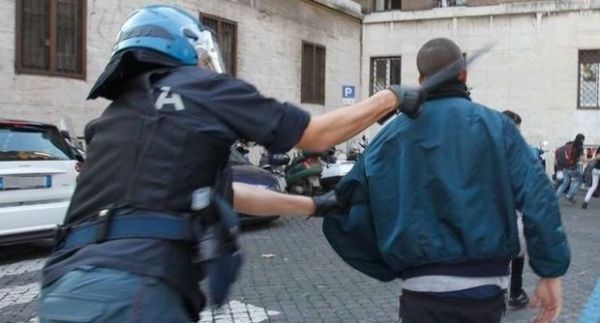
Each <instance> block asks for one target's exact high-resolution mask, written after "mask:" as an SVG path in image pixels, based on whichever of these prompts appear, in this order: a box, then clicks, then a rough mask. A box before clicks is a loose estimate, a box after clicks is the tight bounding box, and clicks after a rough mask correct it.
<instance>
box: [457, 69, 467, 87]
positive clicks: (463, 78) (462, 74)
mask: <svg viewBox="0 0 600 323" xmlns="http://www.w3.org/2000/svg"><path fill="white" fill-rule="evenodd" d="M458 80H459V81H461V82H462V83H465V84H467V70H462V71H460V73H458Z"/></svg>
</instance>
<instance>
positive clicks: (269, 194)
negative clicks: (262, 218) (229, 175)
mask: <svg viewBox="0 0 600 323" xmlns="http://www.w3.org/2000/svg"><path fill="white" fill-rule="evenodd" d="M233 207H234V209H235V210H236V211H238V212H240V213H245V214H252V215H273V214H286V215H304V216H308V215H310V214H313V213H314V212H315V204H314V203H313V200H312V199H311V198H310V197H306V196H301V195H290V194H283V193H277V192H273V191H271V190H267V189H261V188H258V187H255V186H252V185H248V184H243V183H237V182H234V183H233Z"/></svg>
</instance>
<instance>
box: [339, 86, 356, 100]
mask: <svg viewBox="0 0 600 323" xmlns="http://www.w3.org/2000/svg"><path fill="white" fill-rule="evenodd" d="M355 97H356V91H355V89H354V86H353V85H344V86H342V98H344V99H354V98H355Z"/></svg>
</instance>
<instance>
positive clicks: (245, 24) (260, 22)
mask: <svg viewBox="0 0 600 323" xmlns="http://www.w3.org/2000/svg"><path fill="white" fill-rule="evenodd" d="M162 2H163V3H167V4H174V5H177V6H180V7H183V8H186V9H188V10H189V11H190V12H195V13H198V14H202V15H204V16H205V17H206V18H207V19H209V20H210V23H211V24H212V25H211V27H216V26H217V25H218V26H219V27H217V28H218V29H219V32H223V33H225V34H224V35H223V37H225V38H227V39H228V40H227V41H228V46H229V48H228V51H229V52H234V53H235V54H234V55H233V56H232V57H231V61H232V62H233V65H235V68H234V69H235V74H236V76H238V77H240V78H242V79H245V80H247V81H249V82H251V83H252V84H254V85H255V86H256V87H257V88H258V89H259V90H260V91H261V92H263V93H264V94H265V95H268V96H273V97H276V98H278V99H280V100H282V101H291V102H294V103H297V104H299V105H301V106H303V107H304V108H306V109H308V110H309V111H311V112H312V113H321V112H323V111H324V110H325V109H328V108H334V107H338V106H340V105H342V86H343V85H351V86H355V89H357V90H359V87H360V84H359V83H360V72H361V69H360V62H361V61H360V51H361V45H360V39H361V29H362V25H361V23H362V21H361V20H362V15H361V12H360V6H359V5H358V4H356V3H354V2H352V1H349V0H310V1H309V0H202V1H193V0H168V1H162ZM40 3H41V1H40ZM48 3H50V5H49V6H50V7H49V8H39V7H37V5H34V4H32V2H31V1H27V0H16V1H15V0H0V61H1V62H2V63H0V118H16V119H26V120H36V121H45V122H50V123H59V122H60V120H61V118H63V117H65V116H68V117H70V120H71V123H72V128H73V131H74V132H75V133H76V135H78V136H80V135H81V134H82V131H83V127H84V125H85V124H86V123H87V122H88V121H89V120H91V119H93V118H95V117H97V116H98V115H99V114H100V113H101V112H102V110H103V109H104V108H105V106H106V105H107V103H108V102H107V101H104V100H95V101H86V99H85V98H86V95H87V93H88V91H89V90H90V88H91V86H92V85H93V83H94V81H95V80H96V78H97V76H98V75H99V74H100V73H101V72H102V70H103V68H104V66H105V65H106V63H107V62H108V58H109V56H110V53H111V49H112V46H113V45H114V41H115V38H116V35H117V33H118V31H119V28H120V26H121V24H122V23H123V22H124V21H125V20H126V18H127V17H128V15H129V14H130V13H131V12H132V11H133V10H134V9H136V8H139V7H141V6H144V5H149V4H154V3H156V1H150V0H129V1H125V0H101V1H100V0H87V1H86V0H60V1H58V2H57V0H49V1H48ZM82 4H83V9H82V10H83V12H84V13H83V14H82V16H81V17H79V16H77V17H76V15H75V16H67V18H65V17H64V15H63V16H61V14H62V13H61V10H62V11H66V12H67V13H69V12H71V11H72V9H73V8H75V7H76V8H79V7H78V6H80V5H82ZM53 8H54V9H53ZM56 8H58V9H56ZM23 10H25V14H23ZM43 10H47V11H49V12H50V16H52V15H54V13H53V11H52V10H55V11H54V12H58V15H55V17H57V18H54V19H55V20H54V23H55V25H56V24H57V25H58V26H59V29H60V26H61V24H62V25H63V26H64V25H68V23H66V24H65V23H64V22H65V21H66V20H65V19H68V18H69V17H70V18H72V19H74V20H73V21H75V20H76V19H80V20H77V23H81V24H82V25H83V26H84V27H83V28H84V31H85V32H84V33H81V34H78V36H77V37H80V36H81V37H83V43H84V44H83V49H82V51H81V52H80V53H79V54H81V53H83V55H85V58H84V62H83V63H82V64H83V68H82V69H81V70H82V73H79V74H78V75H75V76H73V75H65V73H56V71H57V69H58V70H60V69H61V68H63V67H61V64H63V65H64V63H61V61H60V60H61V52H60V50H61V48H62V49H63V51H64V50H65V49H66V50H69V48H68V46H69V45H68V41H67V45H65V40H63V41H62V44H61V37H62V36H58V38H59V40H58V42H56V43H55V42H54V41H53V39H52V37H53V36H52V33H50V36H49V37H48V39H36V38H35V37H34V39H33V40H31V37H27V35H29V34H27V35H25V36H23V35H22V33H23V31H22V29H19V28H24V27H23V25H24V24H25V23H23V24H20V22H19V19H21V21H27V25H28V27H27V28H29V29H27V30H26V31H25V33H27V32H29V33H34V32H39V30H45V29H44V28H47V25H44V24H48V21H44V20H43V17H44V14H43V13H41V14H40V11H43ZM69 10H71V11H69ZM76 10H79V9H76ZM20 14H21V16H19V15H20ZM36 15H37V16H36ZM31 17H33V18H31ZM36 17H42V18H40V19H37V18H36ZM27 19H29V20H27ZM61 19H62V20H61ZM49 20H50V22H49V24H50V29H51V30H53V28H54V27H52V18H50V19H49ZM40 21H42V22H40ZM57 21H58V22H57ZM67 22H68V21H67ZM36 28H37V29H36ZM61 32H64V30H61ZM34 34H35V33H34ZM54 37H56V36H54ZM38 38H39V37H38ZM77 39H79V38H77ZM71 40H72V39H71ZM33 41H41V42H43V43H44V45H43V46H46V47H50V48H51V49H50V50H51V51H52V46H53V45H52V44H55V45H54V48H58V53H57V54H56V55H55V57H58V58H55V59H54V61H53V62H54V63H50V65H52V64H54V72H51V73H46V72H44V71H43V72H41V73H40V72H39V71H33V72H32V71H31V66H34V67H35V68H39V66H42V69H44V68H46V69H47V68H48V66H46V65H47V64H46V65H45V60H47V59H48V58H47V57H46V56H44V57H41V58H40V56H39V55H41V54H40V53H39V51H38V50H37V49H35V48H36V46H37V47H42V49H40V50H43V46H41V45H40V44H41V43H40V42H38V43H35V42H33ZM32 42H33V43H32ZM32 44H33V45H32ZM305 45H307V46H308V45H315V46H316V47H319V48H321V49H319V50H318V51H319V53H320V54H321V56H324V57H321V56H319V57H321V58H324V61H323V62H322V64H321V65H318V66H316V67H317V68H321V67H324V72H323V76H322V77H321V78H319V79H318V80H317V81H320V82H322V83H324V84H323V88H322V89H315V91H321V92H318V93H317V94H319V95H318V96H319V98H318V99H317V100H305V99H303V95H302V93H301V92H302V91H303V90H301V89H302V66H303V62H302V57H303V51H305V50H306V48H305ZM27 46H30V47H28V48H26V49H27V50H29V49H31V46H33V48H34V49H35V50H34V51H33V52H32V53H30V56H27V57H24V58H23V57H22V56H23V51H22V50H21V53H20V54H19V53H18V52H19V51H20V49H22V48H23V47H27ZM61 46H62V47H61ZM65 46H66V47H65ZM311 48H312V47H310V46H309V48H308V49H309V52H310V49H311ZM311 53H312V52H311ZM63 54H64V53H63ZM17 55H21V56H17ZM31 55H34V56H31ZM35 55H38V56H35ZM319 57H317V58H319ZM51 60H52V58H51ZM63 60H64V55H63ZM23 66H25V68H23ZM50 68H51V69H52V67H50ZM64 68H66V69H69V68H70V66H66V65H65V67H64ZM57 74H59V75H58V76H57ZM315 102H316V103H315Z"/></svg>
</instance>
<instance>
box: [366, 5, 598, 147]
mask: <svg viewBox="0 0 600 323" xmlns="http://www.w3.org/2000/svg"><path fill="white" fill-rule="evenodd" d="M552 2H553V1H548V2H537V3H526V4H504V5H501V6H491V7H477V8H467V7H461V8H440V9H434V10H428V11H422V12H400V11H395V12H385V13H373V14H369V15H367V16H366V17H365V21H364V33H363V40H364V41H363V53H364V54H363V64H362V66H363V73H362V78H363V84H364V86H363V93H362V95H363V97H364V96H366V95H367V94H368V88H369V73H370V72H369V61H370V58H371V57H373V56H394V55H402V73H401V77H402V83H403V84H406V85H409V84H411V85H416V84H417V78H418V72H417V69H416V54H417V51H418V50H419V48H420V47H421V46H422V45H423V44H424V43H425V42H426V41H427V40H429V39H432V38H435V37H447V38H450V39H453V40H454V41H456V42H457V43H458V44H459V46H461V47H462V49H463V50H464V51H465V52H467V55H468V54H469V52H472V51H474V50H476V49H478V48H480V47H482V46H483V45H484V44H486V43H489V42H490V41H493V42H495V43H496V45H495V47H494V48H493V50H492V51H491V52H490V53H488V54H487V55H485V56H483V57H482V58H481V59H480V60H479V61H477V62H476V63H475V64H474V65H473V66H472V67H470V69H469V86H471V87H473V90H472V94H473V98H474V99H475V100H476V101H479V102H481V103H483V104H485V105H488V106H490V107H493V108H495V109H498V110H504V109H511V110H514V111H515V112H517V113H519V114H521V116H522V117H523V125H522V131H523V134H524V136H525V137H526V139H528V141H529V142H530V143H532V144H534V143H537V142H538V141H540V140H548V141H549V142H550V148H551V149H553V148H555V147H556V146H558V145H560V144H563V143H564V142H566V141H567V140H571V139H572V138H574V137H575V135H576V134H577V133H578V132H582V133H584V134H585V135H586V138H587V140H586V142H587V143H595V144H600V132H599V131H598V125H599V124H600V110H597V111H594V110H578V109H577V98H578V51H579V50H581V49H600V36H599V35H600V24H599V23H598V22H599V21H600V2H593V1H592V2H587V3H586V4H583V3H580V4H576V3H571V4H570V5H569V6H567V7H564V6H561V5H559V4H557V3H554V4H553V3H552ZM550 155H551V154H550ZM549 157H551V156H549Z"/></svg>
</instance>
